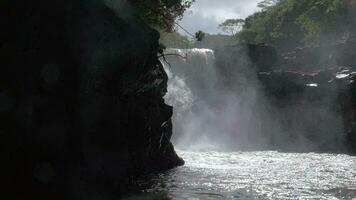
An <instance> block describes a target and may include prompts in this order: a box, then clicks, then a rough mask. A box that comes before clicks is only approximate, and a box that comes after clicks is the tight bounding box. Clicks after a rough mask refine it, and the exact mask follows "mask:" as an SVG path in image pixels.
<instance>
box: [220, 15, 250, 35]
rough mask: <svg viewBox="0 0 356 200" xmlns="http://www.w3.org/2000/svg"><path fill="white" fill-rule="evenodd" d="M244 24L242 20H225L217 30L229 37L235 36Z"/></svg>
mask: <svg viewBox="0 0 356 200" xmlns="http://www.w3.org/2000/svg"><path fill="white" fill-rule="evenodd" d="M244 23H245V20H243V19H227V20H225V21H224V22H223V23H221V24H220V25H219V28H220V29H221V30H222V31H224V32H225V33H227V34H229V35H236V33H238V32H239V31H240V30H241V28H242V26H243V24H244Z"/></svg>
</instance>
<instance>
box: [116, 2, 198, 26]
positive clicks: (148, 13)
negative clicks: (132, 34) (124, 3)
mask: <svg viewBox="0 0 356 200" xmlns="http://www.w3.org/2000/svg"><path fill="white" fill-rule="evenodd" d="M112 1H114V0H112ZM194 1H195V0H129V2H130V3H131V4H132V6H133V7H134V8H135V10H136V15H137V16H138V17H140V18H141V19H143V20H144V21H145V22H147V23H148V24H152V25H156V26H158V27H159V28H160V29H162V30H165V31H167V32H171V31H173V30H174V27H175V21H176V20H177V19H180V18H182V16H183V14H184V11H185V10H186V9H187V8H189V7H190V6H191V5H192V3H193V2H194Z"/></svg>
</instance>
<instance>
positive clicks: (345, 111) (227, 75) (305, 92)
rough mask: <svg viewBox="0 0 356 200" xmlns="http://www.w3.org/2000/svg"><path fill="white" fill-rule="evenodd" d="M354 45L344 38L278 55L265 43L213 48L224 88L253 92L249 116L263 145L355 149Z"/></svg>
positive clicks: (353, 150)
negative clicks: (327, 44)
mask: <svg viewBox="0 0 356 200" xmlns="http://www.w3.org/2000/svg"><path fill="white" fill-rule="evenodd" d="M355 48H356V45H355V44H354V42H353V41H348V42H346V43H341V44H337V45H329V46H325V47H310V48H300V49H297V50H296V51H293V52H290V53H285V54H282V56H278V55H277V53H276V52H277V51H276V50H275V49H274V48H273V47H271V46H268V45H264V44H261V45H239V46H230V47H224V48H220V49H217V50H216V51H215V52H216V65H217V70H218V72H219V74H220V77H221V80H222V82H224V83H223V84H224V86H225V87H230V88H231V89H232V90H234V92H235V93H241V94H243V91H244V90H255V91H256V93H257V100H256V103H255V105H254V107H253V109H254V110H255V114H254V118H255V119H256V126H260V127H261V129H262V130H263V134H264V135H265V136H266V138H267V141H268V143H269V144H268V148H267V149H276V150H282V151H304V152H305V151H321V152H355V151H356V148H355V147H356V142H355V141H356V140H355V138H356V137H355V135H356V134H355V122H356V118H355V111H356V107H355V102H356V99H355V94H356V93H355V82H354V81H355V72H354V70H355V69H354V66H356V61H355V60H354V57H353V56H352V54H353V52H355ZM264 61H265V62H264ZM339 66H347V67H339ZM241 91H242V92H241ZM257 118H262V120H261V121H259V120H258V119H257ZM262 137H263V136H262ZM252 138H253V136H252Z"/></svg>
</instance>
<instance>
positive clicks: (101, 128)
mask: <svg viewBox="0 0 356 200" xmlns="http://www.w3.org/2000/svg"><path fill="white" fill-rule="evenodd" d="M1 4H2V7H1V9H2V12H1V14H0V15H1V17H0V23H1V27H2V31H1V33H0V34H1V41H0V42H1V43H0V55H1V56H0V57H1V59H0V66H1V73H0V119H1V120H0V141H1V154H2V155H1V159H2V162H1V163H2V164H1V166H0V175H1V177H2V182H3V183H4V187H1V193H0V198H2V199H91V198H95V199H113V198H117V196H118V195H120V194H121V192H123V191H125V190H126V189H127V186H126V184H127V183H128V182H130V180H131V179H132V178H133V177H134V176H136V175H140V174H145V173H149V172H153V171H159V170H165V169H170V168H173V167H175V166H178V165H182V164H183V163H184V161H183V160H182V159H181V158H179V157H178V156H177V154H176V153H175V151H174V148H173V145H172V144H171V142H170V138H171V136H172V121H171V116H172V107H171V106H168V105H166V104H165V103H164V99H163V96H164V95H165V93H166V92H167V79H168V78H167V74H166V73H165V71H164V69H163V67H162V64H161V63H160V62H159V60H158V58H157V52H158V48H159V45H158V39H159V34H158V32H157V31H155V30H153V29H152V28H150V27H148V26H147V25H146V24H143V23H141V22H139V21H137V20H136V19H135V18H132V17H128V16H121V15H120V13H114V12H113V11H112V10H111V9H109V8H108V7H107V6H106V5H104V4H103V3H102V2H101V1H69V0H65V1H53V2H52V1H50V2H49V1H43V0H39V1H26V0H23V1H4V2H2V3H1ZM3 11H4V12H3Z"/></svg>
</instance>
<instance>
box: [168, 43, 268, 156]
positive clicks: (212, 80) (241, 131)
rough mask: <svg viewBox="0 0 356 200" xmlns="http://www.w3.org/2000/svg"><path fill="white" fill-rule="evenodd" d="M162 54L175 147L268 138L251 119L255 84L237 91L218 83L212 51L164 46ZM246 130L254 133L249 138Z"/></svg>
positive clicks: (232, 145) (225, 146) (234, 145)
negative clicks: (171, 111)
mask: <svg viewBox="0 0 356 200" xmlns="http://www.w3.org/2000/svg"><path fill="white" fill-rule="evenodd" d="M166 54H167V55H170V57H167V60H168V62H169V63H170V65H171V66H169V65H168V64H167V63H166V64H164V66H165V69H166V71H167V73H168V76H169V82H168V93H167V95H166V96H165V99H166V102H167V103H168V104H170V105H173V107H174V118H173V119H174V123H173V124H174V125H173V130H174V136H173V142H174V143H175V145H176V146H177V147H178V148H180V149H190V150H212V149H214V150H217V149H219V150H231V149H239V148H241V147H246V146H248V145H250V144H253V145H256V146H258V147H262V146H263V145H264V144H266V143H267V142H266V141H261V140H263V139H264V137H259V136H258V134H259V133H261V131H260V130H258V129H259V127H256V125H255V124H253V123H255V122H253V120H252V119H253V118H255V117H256V116H254V113H253V110H252V107H253V104H254V102H255V100H256V89H255V88H249V89H248V90H245V91H243V92H240V93H239V94H237V93H236V91H230V90H228V89H226V88H224V87H223V86H221V84H220V83H221V80H219V74H218V72H217V68H216V66H215V55H214V51H213V50H210V49H168V50H167V51H166ZM163 63H164V62H163ZM246 88H247V86H246ZM241 94H242V95H241ZM238 95H241V96H238ZM251 135H253V136H256V137H255V138H253V142H252V141H249V140H251V138H249V137H250V136H251ZM247 144H248V145H247Z"/></svg>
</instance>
